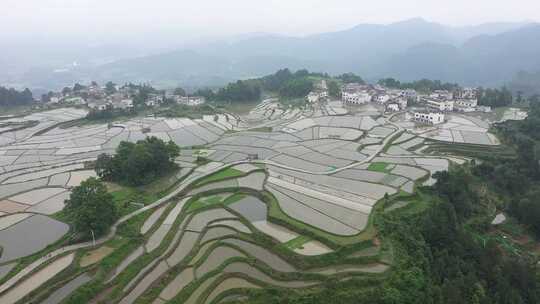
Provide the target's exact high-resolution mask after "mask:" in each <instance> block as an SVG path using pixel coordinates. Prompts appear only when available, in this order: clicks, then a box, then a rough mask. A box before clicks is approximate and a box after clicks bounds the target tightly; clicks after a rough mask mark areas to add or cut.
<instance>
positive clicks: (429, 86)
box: [378, 78, 459, 93]
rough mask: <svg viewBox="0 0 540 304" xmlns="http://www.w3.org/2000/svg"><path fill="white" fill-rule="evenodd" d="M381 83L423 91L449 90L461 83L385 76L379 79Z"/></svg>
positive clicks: (387, 85) (396, 87) (386, 85)
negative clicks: (402, 80)
mask: <svg viewBox="0 0 540 304" xmlns="http://www.w3.org/2000/svg"><path fill="white" fill-rule="evenodd" d="M378 83H379V84H380V85H383V86H385V87H388V88H394V89H402V90H405V89H413V90H416V91H418V92H422V93H429V92H433V91H435V90H448V91H453V90H455V89H457V88H459V85H457V84H455V83H448V82H446V83H443V82H442V81H440V80H429V79H420V80H416V81H413V82H400V81H399V80H396V79H394V78H384V79H381V80H379V82H378Z"/></svg>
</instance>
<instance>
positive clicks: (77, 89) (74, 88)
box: [73, 83, 85, 92]
mask: <svg viewBox="0 0 540 304" xmlns="http://www.w3.org/2000/svg"><path fill="white" fill-rule="evenodd" d="M84 88H85V87H84V86H83V85H82V84H80V83H76V84H75V85H74V86H73V92H79V91H82V90H83V89H84Z"/></svg>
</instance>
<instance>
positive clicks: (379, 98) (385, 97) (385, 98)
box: [376, 94, 390, 104]
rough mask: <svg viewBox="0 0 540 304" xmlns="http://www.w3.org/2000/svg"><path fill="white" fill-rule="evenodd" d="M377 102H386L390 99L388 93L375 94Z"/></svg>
mask: <svg viewBox="0 0 540 304" xmlns="http://www.w3.org/2000/svg"><path fill="white" fill-rule="evenodd" d="M376 100H377V102H378V103H383V104H384V103H387V102H388V101H390V95H388V94H379V95H377V98H376Z"/></svg>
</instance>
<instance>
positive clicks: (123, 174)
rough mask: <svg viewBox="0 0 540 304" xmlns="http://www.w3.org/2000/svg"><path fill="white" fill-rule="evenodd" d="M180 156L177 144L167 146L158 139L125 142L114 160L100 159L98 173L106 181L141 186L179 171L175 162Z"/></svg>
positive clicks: (150, 138) (102, 156) (101, 156)
mask: <svg viewBox="0 0 540 304" xmlns="http://www.w3.org/2000/svg"><path fill="white" fill-rule="evenodd" d="M179 153H180V148H179V147H178V146H177V145H176V144H175V143H174V142H172V141H169V142H168V143H165V142H164V141H163V140H161V139H159V138H157V137H148V138H146V139H144V140H140V141H138V142H136V143H131V142H126V141H122V142H121V143H120V145H119V146H118V147H117V148H116V154H115V155H114V156H111V155H108V154H101V155H99V156H98V159H97V161H96V173H97V174H98V175H99V176H100V177H101V178H103V179H104V180H111V181H115V182H120V183H125V184H128V185H133V186H139V185H143V184H147V183H149V182H151V181H152V180H154V179H155V178H157V177H159V176H162V175H163V174H166V173H167V172H170V171H171V170H172V169H175V168H177V165H176V164H175V163H174V159H175V158H176V157H177V156H178V155H179Z"/></svg>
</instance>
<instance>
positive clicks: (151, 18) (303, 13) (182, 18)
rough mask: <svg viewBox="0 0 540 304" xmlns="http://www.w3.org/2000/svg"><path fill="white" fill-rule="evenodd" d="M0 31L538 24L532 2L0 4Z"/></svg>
mask: <svg viewBox="0 0 540 304" xmlns="http://www.w3.org/2000/svg"><path fill="white" fill-rule="evenodd" d="M1 4H2V10H1V12H0V28H1V30H0V32H4V34H6V33H9V34H11V35H22V34H26V35H34V34H36V33H46V34H47V35H53V34H74V33H75V34H78V35H84V34H87V35H101V34H103V33H109V34H110V35H112V34H118V33H120V34H126V33H134V32H140V31H143V32H154V31H162V30H174V31H184V32H191V33H192V34H194V33H196V34H197V35H230V34H239V33H249V32H272V33H280V34H288V35H305V34H309V33H316V32H325V31H334V30H340V29H345V28H348V27H352V26H354V25H357V24H360V23H392V22H395V21H400V20H404V19H408V18H413V17H423V18H425V19H427V20H429V21H434V22H439V23H444V24H449V25H470V24H479V23H484V22H494V21H497V22H498V21H540V1H539V0H512V1H510V0H452V1H437V0H370V1H365V0H190V1H184V0H1Z"/></svg>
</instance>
